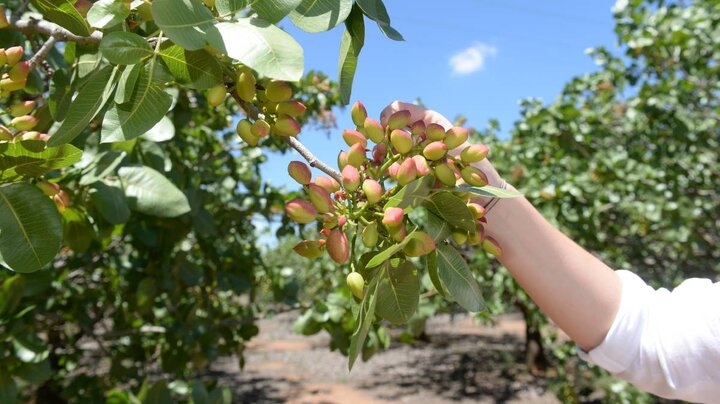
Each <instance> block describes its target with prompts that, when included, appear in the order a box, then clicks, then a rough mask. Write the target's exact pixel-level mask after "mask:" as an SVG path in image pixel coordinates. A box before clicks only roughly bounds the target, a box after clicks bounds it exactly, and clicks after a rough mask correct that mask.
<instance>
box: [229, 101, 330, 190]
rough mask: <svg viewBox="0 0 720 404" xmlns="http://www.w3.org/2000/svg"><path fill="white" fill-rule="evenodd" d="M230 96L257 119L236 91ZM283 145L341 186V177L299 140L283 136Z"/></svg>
mask: <svg viewBox="0 0 720 404" xmlns="http://www.w3.org/2000/svg"><path fill="white" fill-rule="evenodd" d="M230 95H232V97H233V98H234V99H235V101H237V103H238V104H240V107H242V109H243V110H244V111H245V113H246V114H247V115H248V116H250V117H252V118H253V119H258V117H259V115H258V111H257V108H255V106H254V105H252V104H251V103H249V102H246V101H245V100H243V99H242V98H240V96H238V94H237V90H235V89H233V91H231V92H230ZM284 139H285V143H287V144H288V146H290V147H292V148H293V149H295V150H296V151H297V152H298V153H300V155H301V156H303V158H304V159H305V160H307V162H308V164H310V167H315V168H317V169H318V170H320V171H322V172H324V173H325V174H327V175H329V176H330V177H332V178H333V179H334V180H335V181H337V182H338V184H342V175H341V174H340V173H339V172H338V171H337V170H334V169H333V168H332V167H330V166H329V165H327V164H325V163H324V162H323V161H322V160H320V159H318V158H317V157H315V155H314V154H312V152H311V151H310V150H308V148H307V147H305V145H304V144H302V143H301V142H300V141H299V140H297V139H296V138H294V137H292V136H284Z"/></svg>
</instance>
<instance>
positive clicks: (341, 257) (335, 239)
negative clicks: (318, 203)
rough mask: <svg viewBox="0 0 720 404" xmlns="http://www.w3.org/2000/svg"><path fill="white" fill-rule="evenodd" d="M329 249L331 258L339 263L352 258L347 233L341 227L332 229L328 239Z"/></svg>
mask: <svg viewBox="0 0 720 404" xmlns="http://www.w3.org/2000/svg"><path fill="white" fill-rule="evenodd" d="M327 251H328V254H330V258H332V260H333V261H335V262H336V263H338V264H344V263H345V262H346V261H347V260H348V258H350V246H349V245H348V239H347V236H346V235H345V233H343V231H342V230H340V229H333V230H331V231H330V234H329V235H328V239H327Z"/></svg>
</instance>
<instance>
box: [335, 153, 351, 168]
mask: <svg viewBox="0 0 720 404" xmlns="http://www.w3.org/2000/svg"><path fill="white" fill-rule="evenodd" d="M337 164H338V168H339V169H340V171H342V170H343V168H345V166H346V165H348V153H347V152H346V151H345V150H340V153H338V156H337Z"/></svg>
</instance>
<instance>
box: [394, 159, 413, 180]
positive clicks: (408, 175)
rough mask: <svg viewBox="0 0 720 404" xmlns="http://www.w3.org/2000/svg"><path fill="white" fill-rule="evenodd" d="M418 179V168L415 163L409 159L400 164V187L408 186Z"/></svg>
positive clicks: (398, 177)
mask: <svg viewBox="0 0 720 404" xmlns="http://www.w3.org/2000/svg"><path fill="white" fill-rule="evenodd" d="M416 178H417V168H416V167H415V161H414V160H413V159H412V158H410V157H408V158H406V159H405V161H403V162H402V164H400V167H399V168H398V172H397V182H398V184H400V185H407V184H409V183H411V182H412V181H415V179H416Z"/></svg>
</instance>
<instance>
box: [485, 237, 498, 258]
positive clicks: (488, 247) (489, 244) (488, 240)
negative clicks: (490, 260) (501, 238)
mask: <svg viewBox="0 0 720 404" xmlns="http://www.w3.org/2000/svg"><path fill="white" fill-rule="evenodd" d="M482 247H483V250H485V252H486V253H488V254H491V255H494V256H496V257H499V256H500V255H502V248H500V244H498V242H497V241H495V239H494V238H492V237H490V236H488V237H485V240H483V242H482Z"/></svg>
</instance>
